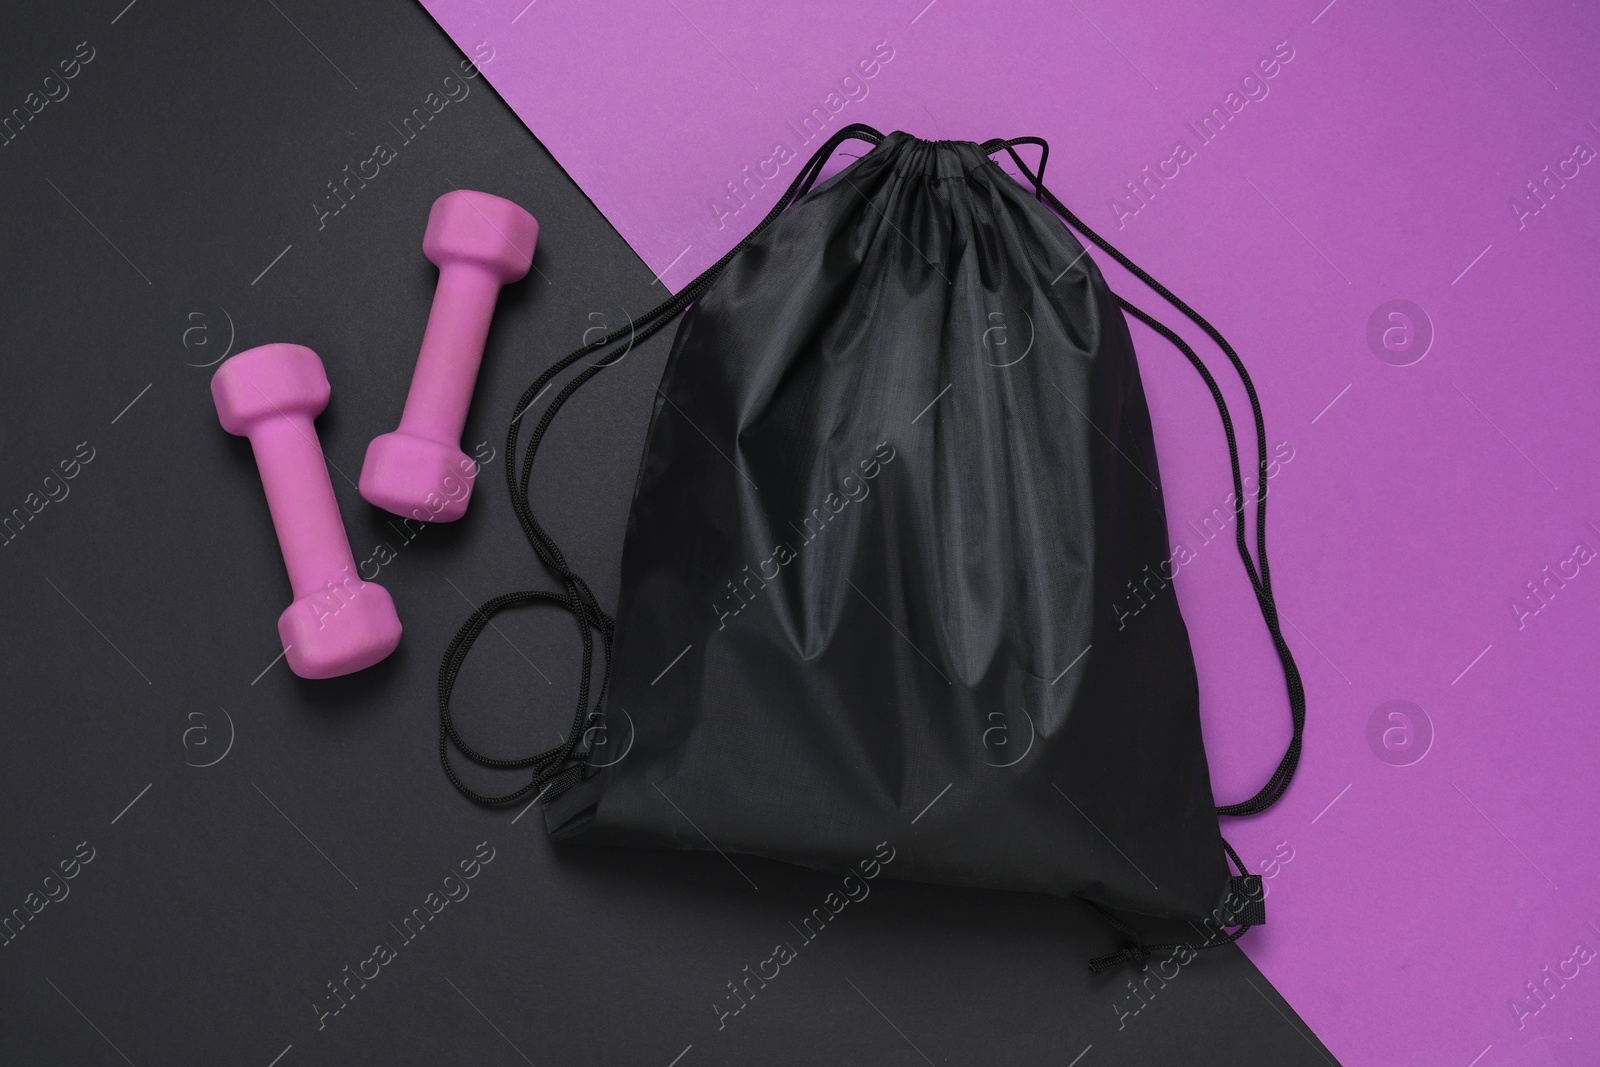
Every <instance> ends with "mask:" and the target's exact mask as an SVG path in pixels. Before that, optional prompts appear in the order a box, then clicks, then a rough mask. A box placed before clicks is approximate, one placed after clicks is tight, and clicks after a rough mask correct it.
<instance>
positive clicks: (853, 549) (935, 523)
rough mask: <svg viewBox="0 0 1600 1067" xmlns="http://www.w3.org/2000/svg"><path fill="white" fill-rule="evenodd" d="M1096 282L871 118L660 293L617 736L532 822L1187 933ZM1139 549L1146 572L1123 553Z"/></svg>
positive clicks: (1104, 303) (1215, 875) (1141, 454)
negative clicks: (688, 294) (662, 314)
mask: <svg viewBox="0 0 1600 1067" xmlns="http://www.w3.org/2000/svg"><path fill="white" fill-rule="evenodd" d="M1160 482H1161V479H1160V475H1159V471H1158V466H1157V462H1156V452H1155V447H1154V442H1153V440H1152V435H1151V428H1150V419H1149V413H1148V410H1147V407H1146V403H1145V397H1144V392H1143V387H1142V385H1141V383H1140V378H1139V369H1138V364H1137V361H1136V359H1135V356H1134V351H1133V346H1132V342H1131V340H1130V338H1129V334H1128V329H1127V326H1126V323H1125V321H1124V319H1123V316H1122V314H1121V312H1120V310H1119V309H1118V307H1117V304H1116V298H1115V297H1114V296H1113V294H1112V293H1111V292H1110V290H1109V289H1108V288H1107V286H1106V283H1105V280H1104V279H1103V278H1102V277H1101V275H1100V273H1099V271H1098V269H1097V268H1096V266H1095V264H1094V263H1093V261H1092V260H1091V259H1090V257H1089V256H1087V255H1085V254H1084V251H1083V248H1082V246H1081V245H1080V244H1079V243H1078V241H1077V240H1076V239H1075V238H1074V237H1073V236H1072V235H1071V233H1070V232H1069V231H1068V230H1067V228H1066V227H1065V226H1063V225H1062V223H1061V221H1060V220H1059V219H1058V218H1056V217H1055V216H1054V215H1053V214H1051V212H1050V211H1049V210H1048V209H1047V208H1045V207H1044V206H1043V205H1041V204H1039V203H1038V202H1036V201H1035V200H1034V199H1033V198H1032V197H1031V196H1030V195H1029V193H1028V192H1027V191H1026V190H1024V189H1023V188H1022V187H1021V186H1019V185H1018V184H1017V183H1016V182H1015V181H1014V180H1013V179H1011V178H1010V177H1009V176H1008V175H1006V174H1005V173H1004V172H1003V171H1002V170H1001V169H1000V168H999V167H998V166H996V165H995V164H994V163H993V162H992V161H991V160H990V159H989V158H988V156H986V155H985V154H984V151H983V149H982V148H980V147H979V146H978V145H976V144H973V143H970V142H948V141H939V142H928V141H922V140H919V139H917V138H915V137H912V136H910V135H908V134H905V133H894V134H891V135H889V136H888V137H887V138H885V139H884V140H883V141H882V143H881V144H879V145H878V146H877V147H876V148H874V149H873V150H872V151H871V152H869V153H867V154H866V155H864V156H863V157H861V158H860V159H859V160H857V161H856V162H855V163H853V164H852V165H851V166H849V167H848V168H846V169H845V170H844V171H842V172H841V173H839V174H838V175H836V176H835V177H833V178H832V179H830V180H829V181H827V182H825V183H823V184H821V185H819V186H818V187H817V188H815V189H814V190H812V191H811V192H810V193H809V194H807V195H806V196H804V197H802V198H801V199H800V200H799V201H798V202H797V203H796V204H795V205H794V206H792V207H790V208H789V209H788V210H787V211H785V212H784V213H783V214H782V215H781V216H780V217H778V218H777V219H776V220H775V221H774V222H772V223H771V225H770V226H768V227H767V229H766V230H765V231H764V232H762V233H761V234H760V235H759V236H757V238H756V239H755V240H754V241H753V242H752V243H751V244H750V245H749V246H748V247H747V248H745V249H744V251H743V252H741V253H740V254H739V255H738V256H736V257H735V258H734V259H733V260H732V262H731V263H729V264H728V266H727V267H726V268H725V270H724V271H723V273H722V274H721V276H720V277H718V278H717V280H716V281H715V282H714V284H712V285H711V287H710V288H709V290H708V291H706V292H705V293H704V294H703V295H702V296H700V297H699V299H697V300H696V301H695V303H694V304H693V306H692V307H691V308H690V309H689V310H688V311H687V312H685V314H684V316H683V319H682V321H681V323H680V325H679V328H678V332H677V337H676V340H675V343H674V346H673V350H672V353H671V356H670V358H669V361H668V363H667V366H666V370H665V372H664V374H663V377H662V381H661V385H660V392H659V395H658V398H657V402H656V405H655V410H654V413H653V416H652V421H651V426H650V431H649V436H648V443H647V446H646V450H645V455H644V459H643V461H642V464H641V467H640V472H639V478H638V484H637V487H636V491H635V497H634V501H633V506H632V510H631V513H630V516H629V522H628V530H627V536H626V541H625V545H624V552H623V563H622V569H623V573H622V583H621V589H622V593H621V601H620V604H619V606H618V611H617V614H616V629H615V635H614V650H613V657H612V665H611V677H610V682H609V688H608V692H607V694H606V699H605V708H604V714H605V716H606V720H607V722H608V728H609V730H610V731H611V733H612V734H613V736H617V737H626V738H628V741H627V744H628V746H629V747H628V748H627V754H626V756H625V757H624V758H622V759H620V760H618V761H617V762H615V763H614V764H612V765H610V766H607V767H603V768H595V769H591V770H590V771H589V773H588V775H587V776H586V777H585V778H584V780H583V781H581V782H579V783H578V784H577V785H575V786H573V787H572V788H570V789H569V790H567V791H566V792H565V793H563V794H562V795H561V796H560V797H559V798H557V799H554V800H552V801H551V802H550V803H549V804H548V805H547V808H546V812H545V814H546V819H547V825H548V828H549V830H550V833H551V835H552V836H553V837H554V838H557V839H577V840H582V841H585V842H592V843H596V844H608V845H625V846H647V847H665V848H683V849H711V848H716V849H719V850H721V851H722V852H724V853H727V854H730V855H731V854H741V853H742V854H753V855H760V856H766V857H770V858H773V859H778V860H783V861H787V862H791V863H796V864H801V865H805V866H810V867H818V868H823V869H832V870H839V871H843V870H845V869H847V868H849V867H851V866H852V865H853V864H855V863H857V862H858V861H861V860H864V859H867V858H869V857H872V856H873V855H874V852H875V849H876V848H877V846H878V845H879V843H880V842H885V841H887V842H889V843H890V844H891V845H892V846H893V848H894V850H895V853H894V855H895V858H894V860H893V862H892V863H889V864H886V865H884V868H883V873H885V874H886V875H889V876H892V877H899V878H908V879H915V880H923V881H931V882H943V883H951V884H959V885H970V886H983V887H989V888H999V889H1012V890H1027V891H1037V892H1045V893H1051V894H1056V895H1060V896H1081V897H1083V898H1086V899H1088V900H1091V901H1095V902H1098V903H1100V904H1103V905H1106V906H1109V907H1113V908H1118V909H1122V910H1127V911H1133V912H1140V913H1144V914H1147V915H1153V916H1163V917H1170V918H1181V919H1187V920H1191V921H1203V920H1204V919H1206V918H1207V917H1209V916H1211V914H1212V912H1213V909H1215V908H1216V907H1217V905H1218V902H1219V901H1220V900H1221V899H1222V897H1223V896H1224V894H1225V893H1226V891H1227V886H1228V876H1229V871H1228V869H1227V866H1226V861H1225V859H1224V850H1223V845H1222V841H1221V838H1220V835H1219V833H1218V827H1217V818H1216V814H1215V803H1214V800H1213V797H1212V793H1211V786H1210V778H1209V772H1208V769H1207V765H1206V758H1205V751H1204V747H1203V743H1202V739H1201V733H1200V722H1199V711H1198V697H1197V684H1196V678H1195V668H1194V661H1193V656H1192V653H1191V651H1190V647H1189V640H1188V634H1187V630H1186V629H1185V626H1184V622H1183V619H1182V617H1181V615H1180V613H1179V609H1178V604H1177V600H1176V598H1175V596H1174V594H1173V591H1172V589H1171V588H1170V586H1167V587H1165V588H1162V586H1164V585H1165V583H1160V582H1155V583H1153V584H1150V574H1151V573H1154V571H1155V569H1156V567H1157V565H1158V564H1159V563H1161V562H1163V561H1165V560H1166V559H1167V558H1168V557H1169V555H1170V552H1169V550H1168V547H1167V527H1166V519H1165V514H1164V509H1163V504H1162V498H1161V492H1160V489H1159V488H1158V487H1159V485H1160ZM1147 567H1149V568H1150V570H1149V571H1147V570H1146V568H1147Z"/></svg>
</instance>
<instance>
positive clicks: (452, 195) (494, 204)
mask: <svg viewBox="0 0 1600 1067" xmlns="http://www.w3.org/2000/svg"><path fill="white" fill-rule="evenodd" d="M538 240H539V223H538V221H537V220H535V219H534V217H533V216H532V215H530V214H528V213H527V212H526V211H524V210H523V209H522V208H520V207H518V206H517V205H516V204H513V203H512V202H511V201H509V200H506V199H504V198H502V197H498V196H494V195H492V194H490V193H479V192H474V191H473V190H471V189H456V190H454V191H452V192H448V193H445V194H444V195H443V196H441V197H440V198H439V199H437V200H435V201H434V202H433V208H432V209H431V210H429V212H428V229H427V231H426V232H425V233H424V234H423V235H422V254H423V255H425V256H427V257H428V259H429V261H431V262H432V263H433V265H434V266H436V267H438V268H440V269H441V270H442V269H444V268H445V267H448V266H450V265H452V264H456V263H474V264H477V265H478V266H481V267H483V268H485V269H486V270H488V271H490V272H491V273H492V274H493V275H494V276H495V283H496V284H497V285H505V284H506V283H508V282H514V281H516V280H517V279H518V278H520V277H522V276H523V275H524V274H527V273H528V268H529V267H531V266H533V247H534V244H535V243H536V242H537V241H538Z"/></svg>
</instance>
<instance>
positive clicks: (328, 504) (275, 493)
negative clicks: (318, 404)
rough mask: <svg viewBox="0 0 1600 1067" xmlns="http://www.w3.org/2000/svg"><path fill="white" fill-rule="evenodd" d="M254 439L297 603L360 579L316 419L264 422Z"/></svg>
mask: <svg viewBox="0 0 1600 1067" xmlns="http://www.w3.org/2000/svg"><path fill="white" fill-rule="evenodd" d="M249 437H250V447H251V448H252V449H254V450H255V454H256V467H257V469H258V470H260V472H261V486H262V488H263V489H265V490H266V494H267V508H268V510H270V511H271V512H272V525H273V526H274V527H276V528H277V531H278V544H279V545H280V546H281V547H282V549H283V562H284V565H285V566H286V567H287V568H288V571H289V584H290V585H291V586H292V587H293V588H294V595H295V599H296V600H299V599H300V598H301V597H304V596H309V595H310V594H312V593H316V592H319V591H322V590H324V589H326V588H327V586H328V583H329V582H333V583H334V584H335V585H342V584H344V583H346V582H354V581H356V580H357V578H356V561H355V557H354V556H352V555H351V554H350V540H349V538H348V537H347V536H346V535H345V530H344V522H343V520H342V519H340V517H339V501H338V498H336V497H335V496H334V495H333V483H332V482H331V481H330V480H329V478H328V464H327V460H326V459H325V458H324V457H323V455H322V446H321V445H320V444H319V443H318V441H317V431H316V427H315V426H313V425H312V422H311V418H310V416H308V415H306V414H304V413H303V412H285V413H280V414H278V415H276V416H274V417H271V418H265V419H262V420H260V421H258V422H256V423H255V424H254V425H252V426H251V427H250V433H249Z"/></svg>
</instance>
